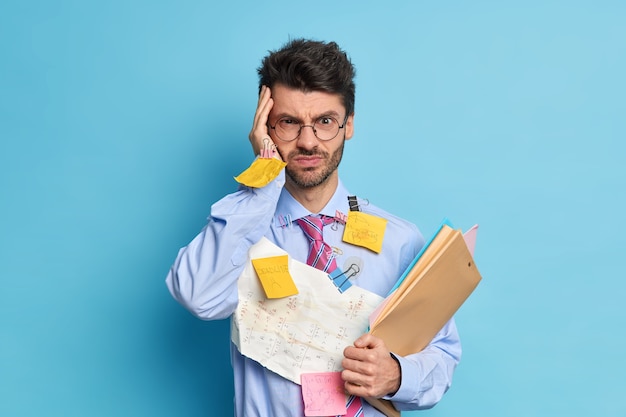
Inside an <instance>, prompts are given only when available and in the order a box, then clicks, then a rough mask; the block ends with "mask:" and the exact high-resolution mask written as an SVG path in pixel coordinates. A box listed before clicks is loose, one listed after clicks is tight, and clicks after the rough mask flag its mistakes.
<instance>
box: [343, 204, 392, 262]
mask: <svg viewBox="0 0 626 417" xmlns="http://www.w3.org/2000/svg"><path fill="white" fill-rule="evenodd" d="M386 228H387V220H386V219H383V218H382V217H377V216H373V215H371V214H367V213H363V212H362V211H349V212H348V220H346V227H345V229H344V231H343V241H344V242H346V243H351V244H353V245H357V246H362V247H364V248H367V249H369V250H372V251H374V252H376V253H380V251H381V250H382V249H383V238H384V237H385V229H386Z"/></svg>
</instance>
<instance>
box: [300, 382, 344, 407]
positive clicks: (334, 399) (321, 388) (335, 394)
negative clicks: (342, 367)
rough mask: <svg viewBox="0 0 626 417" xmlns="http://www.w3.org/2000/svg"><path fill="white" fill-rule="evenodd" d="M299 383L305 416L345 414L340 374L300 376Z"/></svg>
mask: <svg viewBox="0 0 626 417" xmlns="http://www.w3.org/2000/svg"><path fill="white" fill-rule="evenodd" d="M300 382H301V384H302V399H303V400H304V415H305V416H307V417H308V416H337V415H345V414H346V413H347V409H346V394H345V393H344V386H343V380H342V379H341V372H316V373H307V374H302V375H301V376H300Z"/></svg>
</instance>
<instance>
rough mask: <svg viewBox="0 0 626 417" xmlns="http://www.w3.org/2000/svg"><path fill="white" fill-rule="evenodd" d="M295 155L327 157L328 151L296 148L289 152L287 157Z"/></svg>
mask: <svg viewBox="0 0 626 417" xmlns="http://www.w3.org/2000/svg"><path fill="white" fill-rule="evenodd" d="M296 156H320V157H323V158H328V153H326V152H322V151H320V150H318V149H315V148H314V149H296V150H294V151H291V152H290V153H289V158H293V157H296Z"/></svg>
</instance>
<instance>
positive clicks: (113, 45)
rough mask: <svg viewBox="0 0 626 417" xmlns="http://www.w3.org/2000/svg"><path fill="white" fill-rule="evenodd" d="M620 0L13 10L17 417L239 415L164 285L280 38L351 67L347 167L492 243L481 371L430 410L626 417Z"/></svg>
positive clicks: (199, 222) (229, 170)
mask: <svg viewBox="0 0 626 417" xmlns="http://www.w3.org/2000/svg"><path fill="white" fill-rule="evenodd" d="M625 21H626V6H625V4H624V3H623V2H620V1H575V0H574V1H551V0H548V1H534V0H530V1H526V2H508V1H505V2H502V1H474V2H462V1H443V2H424V1H415V2H414V1H408V0H407V1H395V0H390V1H387V2H384V5H383V3H381V2H372V1H345V2H334V1H333V2H331V1H320V2H314V3H295V2H287V1H282V0H280V1H279V0H273V1H266V2H252V1H250V2H244V1H230V2H220V3H218V2H209V1H189V0H182V1H119V0H111V1H108V2H78V1H70V0H59V1H55V2H46V1H36V0H31V1H29V0H25V1H16V0H8V1H6V0H5V1H4V2H2V4H0V199H1V200H0V201H1V204H0V267H1V269H0V284H1V287H0V415H2V416H21V417H31V416H49V417H53V416H64V417H65V416H91V417H100V416H133V417H134V416H151V417H158V416H164V417H165V416H168V417H169V416H178V417H192V416H209V415H210V416H214V415H215V416H228V415H232V401H231V398H232V377H231V371H230V365H229V357H228V323H227V322H202V321H200V320H197V319H194V318H193V317H192V316H191V315H189V314H188V313H186V312H185V311H184V310H183V309H182V308H181V307H180V306H179V305H177V304H176V303H175V302H174V301H173V300H172V299H171V298H170V296H169V294H168V293H167V291H166V288H165V285H164V278H165V275H166V273H167V270H168V268H169V266H170V264H171V262H172V261H173V259H174V257H175V255H176V252H177V250H178V248H179V247H181V246H183V245H184V244H186V242H188V241H189V240H190V239H191V238H192V237H193V236H194V235H195V234H196V233H197V232H198V231H199V230H200V228H201V227H202V226H203V224H204V222H205V218H206V216H207V215H208V213H209V208H210V204H211V203H212V202H214V201H216V200H217V199H218V198H220V197H221V196H222V195H224V194H226V193H228V192H231V191H232V190H234V189H235V183H234V181H233V179H232V177H233V175H237V174H238V173H240V172H241V171H242V170H243V169H244V168H245V167H246V166H247V165H248V164H249V163H250V161H251V160H252V157H253V155H252V151H251V150H250V149H249V145H248V141H247V134H248V131H249V129H250V127H251V122H252V116H253V114H254V109H255V104H256V92H257V78H256V72H255V69H256V67H257V66H258V64H259V62H260V59H261V58H262V57H263V56H264V55H265V53H266V51H267V50H268V49H275V48H277V47H279V46H280V45H281V44H282V43H283V42H284V41H286V40H287V38H288V37H290V36H291V37H297V36H305V37H314V38H317V39H323V40H336V41H337V42H338V43H339V44H340V45H341V46H342V47H343V48H345V49H346V50H347V51H348V52H349V54H350V56H351V57H352V60H353V62H354V63H355V65H356V66H357V71H358V74H357V103H356V120H355V123H356V131H355V137H354V139H353V140H352V141H350V142H349V143H348V144H347V148H346V155H345V159H344V162H343V165H342V167H341V174H342V178H343V180H344V182H345V183H346V184H347V185H348V187H349V188H350V189H351V190H352V192H354V193H357V194H358V195H359V196H361V197H363V198H368V199H369V200H370V201H372V202H375V203H376V204H377V205H379V206H382V207H384V208H386V209H388V210H389V211H392V212H394V213H396V214H398V215H401V216H403V217H405V218H407V219H409V220H411V221H413V222H414V223H416V224H417V225H418V226H419V227H420V228H421V229H422V230H423V232H424V234H426V235H429V234H431V233H432V232H433V231H434V230H435V229H436V227H437V226H438V225H439V223H440V221H441V220H442V218H443V217H444V216H447V217H449V218H450V219H451V221H452V222H453V223H454V224H455V225H457V226H459V227H462V228H464V229H466V228H468V227H470V226H471V225H472V224H474V223H479V224H480V230H479V234H478V246H477V253H476V260H477V263H478V265H479V268H480V270H481V272H482V274H483V282H482V283H481V284H480V286H479V287H478V289H477V290H476V292H475V293H474V294H473V295H472V297H471V298H470V299H469V301H468V302H467V303H466V304H465V305H464V306H463V307H462V309H461V310H460V311H459V313H458V315H457V323H458V326H459V329H460V333H461V337H462V340H463V343H464V358H463V361H462V363H461V365H460V366H459V368H458V370H457V373H456V377H455V381H454V384H453V387H452V389H451V390H450V392H449V393H448V394H447V395H446V396H445V398H444V400H443V401H442V402H441V403H440V404H439V405H438V406H437V407H435V408H434V409H433V410H431V411H426V412H416V413H406V415H407V416H408V415H423V416H461V415H462V416H466V417H469V416H480V417H485V416H498V417H501V416H524V417H529V416H555V415H566V416H569V417H575V416H591V415H593V416H623V415H626V403H625V402H624V400H623V391H624V388H626V385H625V384H624V374H625V373H626V361H625V360H624V358H623V353H624V352H625V351H626V332H625V331H624V329H626V310H625V309H624V301H623V300H624V295H625V293H626V284H625V282H626V274H625V273H624V267H623V260H624V252H625V249H626V245H625V243H624V213H626V197H625V195H626V194H625V192H624V190H625V189H626V170H625V168H624V164H625V162H626V146H625V145H624V143H625V140H626V117H625V116H624V115H625V114H626V105H625V99H624V97H625V96H626V82H625V77H624V74H626V41H625V40H626V25H625V24H624V22H625Z"/></svg>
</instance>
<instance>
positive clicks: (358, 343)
mask: <svg viewBox="0 0 626 417" xmlns="http://www.w3.org/2000/svg"><path fill="white" fill-rule="evenodd" d="M381 344H384V343H383V341H382V339H380V338H378V337H376V336H373V335H372V334H371V333H365V334H363V335H361V337H359V338H358V339H357V340H355V341H354V346H355V347H358V348H369V349H375V348H377V347H379V346H380V345H381Z"/></svg>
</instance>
